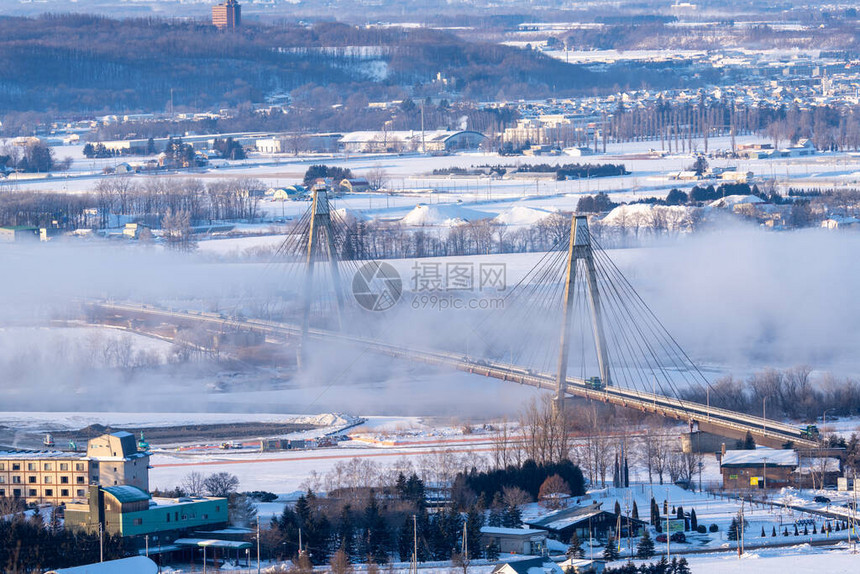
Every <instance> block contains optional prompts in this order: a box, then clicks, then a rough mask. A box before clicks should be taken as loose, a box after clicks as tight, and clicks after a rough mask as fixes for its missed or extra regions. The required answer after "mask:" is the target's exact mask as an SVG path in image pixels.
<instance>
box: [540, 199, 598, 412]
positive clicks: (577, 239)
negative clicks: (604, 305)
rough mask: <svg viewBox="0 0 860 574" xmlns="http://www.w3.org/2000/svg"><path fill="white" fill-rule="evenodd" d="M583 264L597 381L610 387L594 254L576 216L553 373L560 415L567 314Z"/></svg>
mask: <svg viewBox="0 0 860 574" xmlns="http://www.w3.org/2000/svg"><path fill="white" fill-rule="evenodd" d="M580 260H582V262H583V264H584V265H583V267H584V270H585V281H586V285H587V292H588V304H589V308H590V310H591V327H592V331H593V333H594V344H595V348H596V350H597V362H598V366H599V368H600V380H601V383H602V384H603V385H607V386H608V385H611V384H612V380H611V378H610V374H609V356H608V354H607V350H606V338H605V336H604V332H603V317H602V310H601V306H600V290H599V289H598V285H597V274H596V271H595V268H594V253H593V251H592V249H591V233H590V232H589V229H588V218H587V217H586V216H584V215H575V216H573V217H572V218H571V221H570V244H569V246H568V251H567V280H566V281H565V285H564V300H563V305H564V306H563V308H562V315H561V335H560V337H559V350H558V371H557V372H556V381H555V382H556V395H555V403H554V404H555V408H556V410H557V411H559V412H561V411H562V410H563V409H564V396H565V389H566V388H567V363H568V355H569V351H570V349H569V346H570V342H569V338H570V321H571V317H570V310H571V307H572V305H573V299H574V295H575V293H576V272H577V267H578V263H579V261H580Z"/></svg>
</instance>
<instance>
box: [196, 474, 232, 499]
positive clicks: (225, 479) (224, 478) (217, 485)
mask: <svg viewBox="0 0 860 574" xmlns="http://www.w3.org/2000/svg"><path fill="white" fill-rule="evenodd" d="M203 487H204V488H205V489H206V492H208V493H209V494H210V495H212V496H219V497H227V496H229V495H230V494H231V493H233V492H236V489H237V488H239V478H238V477H237V476H236V475H235V474H230V473H229V472H216V473H215V474H210V475H209V476H207V477H206V479H205V480H204V481H203Z"/></svg>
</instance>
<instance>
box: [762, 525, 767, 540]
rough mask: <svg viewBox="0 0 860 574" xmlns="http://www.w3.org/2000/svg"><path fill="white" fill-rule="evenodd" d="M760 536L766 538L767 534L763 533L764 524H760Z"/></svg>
mask: <svg viewBox="0 0 860 574" xmlns="http://www.w3.org/2000/svg"><path fill="white" fill-rule="evenodd" d="M761 537H762V538H767V534H765V531H764V525H762V527H761Z"/></svg>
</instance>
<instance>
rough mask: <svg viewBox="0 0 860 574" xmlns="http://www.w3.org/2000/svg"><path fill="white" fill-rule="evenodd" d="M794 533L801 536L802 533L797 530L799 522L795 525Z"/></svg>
mask: <svg viewBox="0 0 860 574" xmlns="http://www.w3.org/2000/svg"><path fill="white" fill-rule="evenodd" d="M794 535H795V536H800V533H799V532H798V531H797V524H795V525H794Z"/></svg>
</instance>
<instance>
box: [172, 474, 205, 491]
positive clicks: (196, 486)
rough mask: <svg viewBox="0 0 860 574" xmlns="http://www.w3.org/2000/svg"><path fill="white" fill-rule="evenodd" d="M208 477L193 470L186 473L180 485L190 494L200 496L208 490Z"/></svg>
mask: <svg viewBox="0 0 860 574" xmlns="http://www.w3.org/2000/svg"><path fill="white" fill-rule="evenodd" d="M205 482H206V478H205V477H204V476H203V473H202V472H197V471H196V470H195V471H192V472H189V473H188V474H186V475H185V478H183V479H182V482H181V483H180V484H179V486H180V487H181V488H182V490H184V491H185V493H186V494H188V495H189V496H200V495H201V494H203V492H204V491H206V485H205V484H204V483H205Z"/></svg>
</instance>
